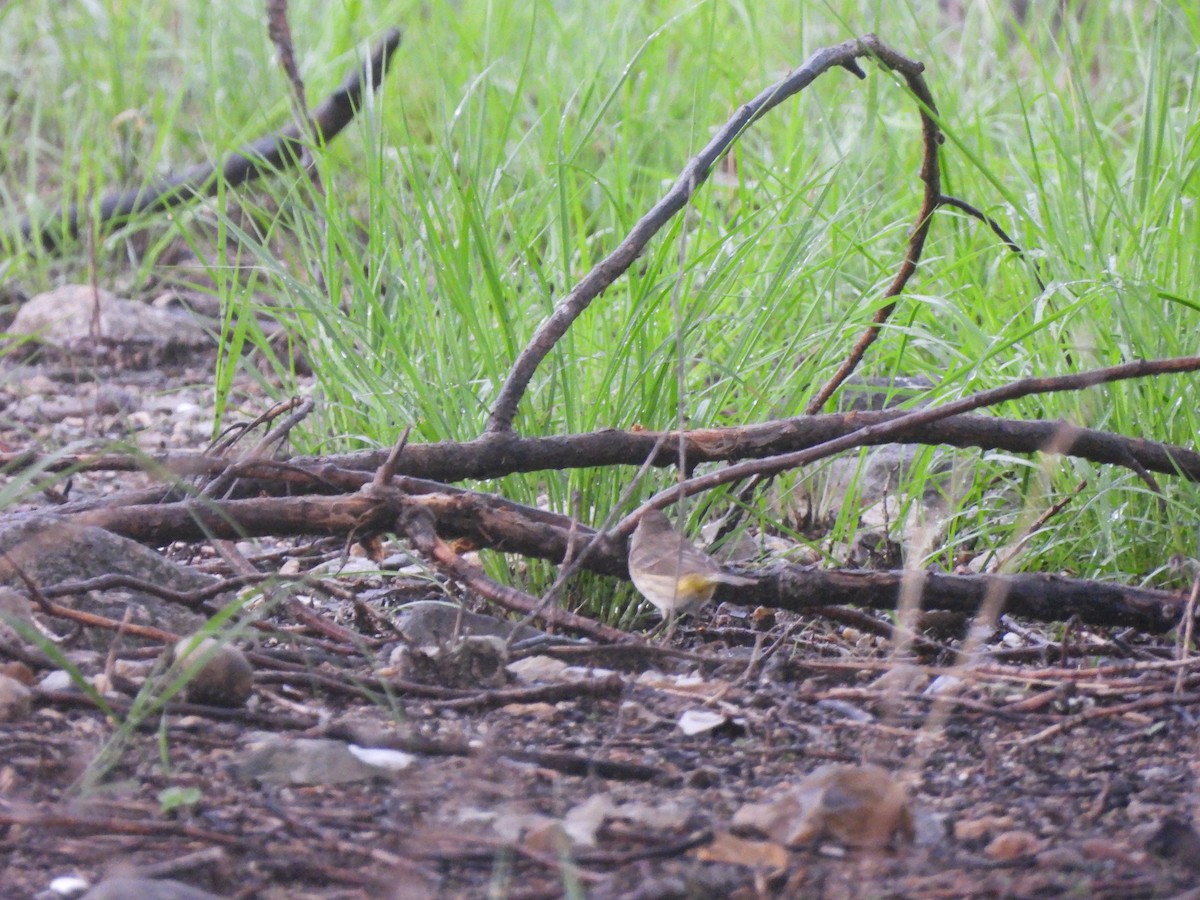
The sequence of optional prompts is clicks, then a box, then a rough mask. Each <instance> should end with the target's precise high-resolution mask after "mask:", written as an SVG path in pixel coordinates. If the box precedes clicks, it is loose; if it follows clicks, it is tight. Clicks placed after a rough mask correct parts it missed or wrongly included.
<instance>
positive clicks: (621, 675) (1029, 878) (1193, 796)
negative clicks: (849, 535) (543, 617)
mask: <svg viewBox="0 0 1200 900" xmlns="http://www.w3.org/2000/svg"><path fill="white" fill-rule="evenodd" d="M0 366H3V367H4V371H3V372H2V373H0V384H2V385H3V387H0V404H2V406H3V413H2V414H0V421H3V423H4V424H3V426H2V430H0V442H3V443H4V444H6V445H7V446H8V447H9V448H10V449H13V450H19V449H26V448H31V447H33V446H36V447H39V448H40V449H43V450H46V449H51V448H53V447H59V446H65V445H68V444H71V443H72V442H73V441H99V440H105V439H112V438H114V437H122V438H124V439H127V440H132V441H133V442H134V443H137V444H139V445H141V446H143V447H144V448H147V449H150V448H152V447H156V446H157V447H164V448H176V449H191V450H195V449H201V448H202V447H203V446H204V444H205V442H206V439H207V435H208V430H207V429H208V421H209V420H208V419H207V418H206V416H208V415H210V412H211V411H210V401H209V399H208V398H209V395H210V393H211V389H210V388H209V387H208V381H209V378H210V377H211V376H210V372H211V368H208V367H207V362H206V360H204V359H196V360H192V362H191V363H190V364H189V365H187V366H182V367H175V368H171V369H167V368H163V369H158V370H151V371H147V372H141V373H131V372H105V371H103V370H102V369H89V370H87V371H86V372H84V371H82V370H79V369H73V368H71V367H61V366H59V367H51V366H25V365H21V364H18V363H16V362H14V361H11V360H9V361H0ZM31 396H34V397H40V398H41V399H40V400H37V401H36V402H33V401H30V400H29V398H30V397H31ZM51 396H54V397H56V398H57V400H56V402H57V403H58V405H57V406H54V407H53V409H55V410H57V411H56V412H52V413H51V414H47V412H46V410H47V409H50V408H51V406H52V405H48V404H47V402H46V401H47V398H49V397H51ZM99 397H109V398H113V397H115V398H118V400H119V402H115V401H114V402H100V401H99V400H98V398H99ZM121 398H125V399H121ZM243 400H244V402H245V404H246V406H247V408H251V409H252V408H253V407H254V406H255V404H256V403H257V404H259V410H261V407H262V406H264V405H265V404H266V401H265V400H264V399H263V398H261V397H258V396H256V395H255V393H254V391H253V390H252V389H250V388H247V391H246V393H245V394H244V395H243ZM145 483H146V478H145V476H144V475H140V474H137V473H133V474H130V473H103V474H98V475H89V476H87V477H83V476H79V477H78V478H77V479H76V481H75V483H74V486H73V489H72V494H71V499H73V500H78V499H79V498H80V497H85V496H89V495H95V496H101V495H103V494H105V493H109V492H113V491H116V490H124V489H129V488H132V487H139V486H141V485H143V484H145ZM38 506H40V507H43V508H46V509H49V508H51V506H52V504H51V502H50V499H48V498H45V497H40V496H35V497H34V498H33V499H31V500H30V501H28V502H27V503H26V504H24V508H30V507H38ZM17 512H18V510H17V509H10V510H8V511H7V512H6V513H5V516H4V517H5V518H9V517H12V516H15V515H16V514H17ZM2 524H3V521H2V520H0V525H2ZM239 550H240V552H241V553H242V554H243V555H244V557H245V558H246V559H249V560H250V561H251V562H252V563H253V564H255V565H256V566H257V567H259V568H260V569H261V570H264V571H268V570H270V568H271V567H276V568H278V567H280V566H282V565H285V564H286V561H287V560H289V559H291V560H295V562H293V566H296V567H298V568H300V569H308V568H310V567H314V566H317V565H319V564H322V563H326V562H328V561H330V560H336V559H337V558H338V557H339V555H340V553H341V548H340V545H336V544H331V543H328V542H326V543H322V542H313V541H304V542H295V543H294V544H292V545H287V544H281V543H279V542H269V541H264V542H256V543H253V544H247V545H245V546H241V545H239ZM402 551H403V548H400V547H391V546H387V547H385V548H384V552H385V554H387V553H401V552H402ZM167 553H168V555H170V556H171V557H172V558H173V559H175V560H176V561H179V562H181V563H183V564H186V565H190V566H196V567H198V568H204V569H206V570H207V571H209V572H211V573H215V574H228V573H223V572H222V565H223V564H222V562H221V560H220V559H218V558H216V557H214V555H213V554H212V553H211V552H210V551H209V550H208V549H206V548H202V547H182V546H173V547H171V548H169V549H168V550H167ZM338 584H339V585H340V594H339V595H337V596H333V595H329V594H326V595H316V594H314V595H313V596H312V597H311V598H309V597H303V598H301V600H302V603H303V605H304V608H305V609H307V611H308V612H307V613H304V612H303V611H302V610H297V609H296V608H295V606H291V607H289V606H288V605H287V604H286V603H280V604H279V605H277V606H275V607H274V608H272V609H269V610H268V611H265V612H264V616H263V620H262V621H263V626H261V627H260V628H259V629H258V630H256V631H254V632H253V634H252V636H250V637H244V638H242V639H240V640H239V641H238V643H239V645H240V646H241V647H242V648H243V649H244V650H246V651H247V652H248V653H249V654H250V659H251V662H252V663H253V665H254V669H255V681H254V688H253V694H252V697H251V699H250V701H249V702H248V704H247V705H246V706H244V707H238V708H233V709H222V708H216V707H209V706H203V705H198V704H187V703H182V702H179V701H172V704H171V705H170V706H168V708H167V712H166V713H165V714H153V715H149V716H147V717H146V718H145V719H144V720H143V721H142V722H141V724H140V726H139V728H138V729H137V730H136V731H135V732H133V733H132V734H131V735H130V736H129V738H128V740H127V741H125V742H124V743H123V744H121V745H120V746H119V747H118V748H116V752H115V754H114V755H113V756H112V757H111V759H113V760H115V761H114V762H113V763H112V765H111V768H108V769H107V770H102V769H100V768H99V766H98V759H97V756H98V754H99V753H100V751H101V749H102V748H104V747H105V746H106V742H107V741H108V740H109V739H110V738H111V736H112V735H113V733H114V724H113V722H111V721H110V720H108V719H106V717H105V715H104V714H103V713H102V712H100V711H99V710H98V709H97V708H96V707H95V705H94V704H93V703H92V702H91V701H89V700H88V699H87V698H86V697H85V696H84V695H83V694H81V693H79V692H78V691H76V690H74V689H73V688H71V687H69V686H68V687H66V688H62V687H48V686H46V683H44V682H41V679H42V678H43V677H44V676H45V675H46V674H47V673H46V672H42V671H36V672H34V673H33V675H34V678H35V681H37V682H38V683H40V686H39V687H35V689H34V696H33V702H32V709H31V711H30V712H29V714H28V715H26V716H24V717H18V718H16V719H15V720H13V721H10V722H7V723H4V724H0V880H2V882H3V891H2V892H0V893H2V894H3V896H4V897H12V898H22V897H35V896H57V895H48V894H43V893H42V892H45V891H47V889H48V888H49V886H50V884H51V882H52V881H53V880H54V879H56V878H62V877H66V876H80V877H82V878H84V879H86V880H88V881H89V882H93V883H94V882H96V881H99V880H100V879H102V878H104V877H105V876H110V875H113V874H122V873H123V874H126V875H135V876H141V877H150V878H159V879H162V878H171V879H175V880H177V881H180V882H184V883H187V884H190V885H193V886H195V887H197V888H202V889H204V890H207V891H209V892H212V893H213V894H216V895H217V896H222V897H263V898H284V897H287V898H309V897H311V898H359V897H397V898H408V897H414V898H418V897H485V896H488V897H513V898H531V897H560V896H577V897H578V896H588V897H595V898H630V897H639V898H652V897H653V898H659V897H662V898H666V897H681V898H682V897H742V898H750V897H829V898H839V897H846V898H851V897H855V898H857V897H911V898H936V897H947V898H949V897H1059V896H1062V897H1107V898H1133V897H1181V896H1194V897H1200V835H1198V834H1197V832H1196V830H1195V828H1194V823H1195V817H1196V814H1197V777H1198V776H1200V754H1198V753H1197V749H1198V748H1197V721H1196V716H1197V702H1198V701H1200V674H1198V672H1197V666H1196V665H1195V660H1190V661H1187V662H1185V663H1184V664H1182V665H1180V664H1177V663H1175V662H1173V661H1174V660H1175V659H1176V658H1177V649H1176V646H1175V642H1174V639H1173V637H1171V636H1149V635H1141V634H1137V633H1132V632H1129V631H1126V632H1122V633H1117V632H1115V631H1114V632H1103V631H1099V630H1091V629H1087V628H1082V627H1078V626H1070V627H1067V628H1063V627H1061V626H1046V625H1043V624H1040V623H1029V622H1025V623H1022V622H1012V621H1008V620H1003V619H1002V620H1001V624H1000V626H999V627H998V628H996V629H994V630H993V631H991V632H990V633H989V634H988V635H986V638H985V641H984V646H983V649H984V651H986V652H984V653H982V655H981V656H980V657H979V658H978V661H977V664H976V666H974V667H973V668H964V667H962V666H957V667H956V666H955V663H956V657H955V653H954V652H953V651H954V650H956V649H957V648H958V647H959V646H960V645H961V641H960V638H959V636H958V635H957V634H956V633H954V629H953V628H951V629H950V630H948V631H947V632H945V633H940V634H937V635H930V636H929V637H930V638H931V639H932V640H933V641H936V642H938V643H939V644H940V646H941V647H942V648H943V650H942V651H941V652H934V653H930V654H927V655H925V656H923V657H921V658H913V659H910V660H908V661H905V662H901V661H899V660H897V659H896V658H895V657H894V654H893V647H892V646H891V644H890V642H889V640H888V639H887V638H886V637H885V636H884V634H886V633H887V631H888V623H887V621H886V620H885V619H884V618H882V617H878V618H877V617H875V616H874V615H873V614H871V615H868V614H865V613H863V614H859V613H852V614H850V615H848V616H846V617H843V619H844V620H843V621H838V622H834V621H830V620H828V619H824V618H810V619H804V618H801V617H798V616H795V615H790V614H783V613H780V614H778V615H774V614H771V613H770V612H767V611H758V612H756V611H752V610H741V609H738V608H736V607H731V606H728V605H726V606H723V607H721V608H720V609H718V610H716V611H715V613H714V612H713V611H711V610H710V611H709V612H707V613H706V614H704V615H702V616H701V617H700V618H699V619H698V620H696V621H694V622H689V623H687V624H686V625H685V626H684V627H683V628H681V629H680V630H679V631H678V632H677V633H676V634H675V635H674V636H673V638H672V639H671V641H670V642H669V643H667V642H664V641H662V640H661V639H653V640H652V641H651V642H650V643H649V644H638V645H636V646H630V647H622V648H605V647H599V646H596V645H592V644H586V643H580V642H577V641H561V642H546V641H542V642H538V641H533V642H529V641H524V640H523V641H518V642H515V643H514V644H513V646H512V647H511V648H509V650H508V651H507V653H505V652H504V651H503V650H502V649H500V648H499V647H498V643H499V642H497V641H495V640H491V641H490V642H489V641H486V640H482V641H477V642H475V644H472V645H470V646H472V647H474V649H473V650H471V651H470V652H468V653H467V654H466V655H465V656H463V655H459V656H454V655H453V654H451V653H449V652H448V650H449V648H448V646H446V647H443V648H442V650H443V653H442V655H441V656H436V655H433V654H431V653H429V652H427V651H423V650H421V649H420V647H408V648H405V641H404V640H403V639H402V636H401V635H400V634H398V633H397V630H396V629H395V628H394V627H393V626H394V624H395V621H396V619H395V617H396V616H397V615H398V614H399V611H400V609H401V607H403V606H404V605H405V604H407V603H410V602H413V601H419V600H431V599H432V600H446V599H447V598H448V597H449V598H454V599H458V600H461V601H462V602H463V603H464V604H465V605H466V606H467V607H469V608H471V609H474V610H477V611H480V612H492V611H489V610H487V609H486V607H485V606H484V605H483V604H482V603H481V602H480V601H478V600H477V599H476V598H472V597H469V596H464V595H463V594H462V592H461V591H460V590H459V589H458V588H457V587H456V586H455V585H453V584H449V583H446V582H441V581H438V580H436V579H430V578H428V577H419V576H416V575H414V574H413V572H411V571H408V570H405V569H404V568H403V567H400V569H399V571H398V572H397V573H396V574H387V575H379V574H377V573H374V572H370V573H364V574H362V575H361V576H357V577H350V578H343V579H341V580H339V582H338ZM856 617H857V618H856ZM318 618H319V619H320V620H321V621H323V622H325V623H326V624H327V625H332V626H334V627H332V628H330V627H325V628H321V627H319V626H318V625H317V624H315V621H314V620H315V619H318ZM40 620H41V621H42V623H43V624H44V625H45V626H47V628H48V630H50V631H51V632H53V633H54V634H56V635H58V636H59V637H61V638H63V640H64V647H66V648H70V647H71V646H72V643H71V640H72V635H73V632H72V629H71V628H70V627H69V626H68V625H67V624H66V623H64V622H61V621H54V620H53V619H50V618H47V617H40ZM460 624H461V623H460ZM652 624H653V622H652V620H651V619H650V618H649V617H647V618H646V620H645V625H646V627H647V629H648V628H649V626H650V625H652ZM959 624H960V625H961V624H962V623H959ZM348 633H353V634H354V635H357V639H356V640H353V641H351V640H348V639H345V638H346V635H347V634H348ZM462 646H467V645H465V644H464V645H462ZM157 653H158V649H157V648H156V647H154V646H149V647H146V646H144V645H142V646H139V645H138V644H135V643H133V642H126V641H122V640H118V641H117V642H116V643H115V645H114V647H113V649H112V650H111V651H110V652H109V653H107V654H93V655H91V656H87V655H86V654H83V655H80V656H79V659H80V660H82V662H81V664H80V665H81V669H82V670H83V672H84V674H85V675H88V676H100V675H104V674H106V673H107V674H109V675H112V674H113V673H114V672H115V671H118V670H119V668H120V667H119V666H118V665H117V664H118V662H121V661H129V662H130V663H131V665H132V664H133V663H141V664H145V663H146V662H147V661H148V660H151V659H152V658H153V657H154V656H155V655H157ZM473 654H474V655H473ZM488 654H492V655H491V656H489V655H488ZM497 657H498V658H497ZM530 659H533V660H535V662H534V663H529V662H528V661H529V660H530ZM518 661H524V665H526V666H536V668H525V669H523V668H521V666H519V665H518V666H512V667H510V668H505V664H506V663H514V662H518ZM554 661H557V662H558V663H560V664H561V663H569V665H570V667H571V668H567V669H564V668H563V667H562V666H561V665H556V664H555V662H554ZM514 670H515V671H516V673H517V674H513V671H514ZM128 671H129V672H133V673H136V671H137V670H136V668H131V669H129V670H128ZM105 686H106V687H108V688H109V689H110V691H111V693H110V694H108V695H107V696H108V697H109V700H110V702H111V703H112V705H113V708H114V709H115V710H117V711H118V713H120V712H122V711H127V710H128V709H129V707H130V704H131V702H133V701H132V699H131V698H132V696H133V695H135V694H136V692H137V690H138V678H137V676H136V674H130V675H129V676H128V678H126V679H121V678H109V680H108V681H107V682H105ZM273 738H285V739H286V740H287V743H286V744H284V745H282V746H294V743H295V741H296V740H298V739H311V738H319V739H322V740H324V741H326V742H328V744H329V745H334V746H338V747H345V746H350V745H353V746H355V747H365V748H371V749H375V750H393V751H402V752H403V753H405V754H408V756H405V757H399V756H397V757H395V758H396V759H403V760H404V762H403V766H404V767H397V768H396V769H394V770H386V769H384V768H380V769H379V770H377V771H376V772H375V774H373V775H370V776H369V777H365V778H363V777H362V776H360V777H359V778H358V779H356V780H347V781H345V782H344V783H335V782H336V781H337V777H336V776H335V775H334V774H333V771H332V769H331V768H325V767H324V765H325V764H324V763H320V764H316V766H317V772H316V775H315V776H313V777H311V778H308V779H300V778H299V777H296V778H293V777H291V776H294V775H295V774H296V773H297V771H298V770H299V769H300V768H301V765H300V764H299V763H297V762H296V761H295V760H294V759H292V758H291V757H287V758H285V759H284V761H283V762H282V763H279V764H277V765H275V767H274V768H272V764H271V762H270V760H269V759H265V758H264V757H263V756H262V755H255V754H256V753H260V754H261V748H262V747H263V746H268V747H278V746H281V745H278V744H275V743H273V740H272V739H273ZM322 746H324V745H322ZM864 763H871V764H878V765H879V766H882V767H883V768H884V769H886V770H887V772H888V773H890V777H892V778H894V779H895V784H896V785H899V786H900V787H902V788H903V790H904V791H906V792H907V800H906V801H905V803H904V811H903V815H904V816H905V817H911V821H912V823H913V825H912V827H911V829H905V828H899V829H896V830H895V833H894V834H892V833H891V829H889V836H890V837H891V838H892V839H891V840H890V841H888V842H887V843H886V845H885V846H877V847H865V848H864V847H854V846H847V841H846V840H844V839H839V837H838V834H837V833H836V829H833V830H831V829H822V828H820V827H818V828H816V829H815V830H814V831H813V833H811V834H809V835H808V836H807V838H806V839H805V840H803V841H801V840H793V841H791V843H795V844H797V846H788V843H789V842H788V840H787V839H785V838H784V837H782V836H781V833H780V832H774V833H763V832H761V831H757V832H756V831H755V829H753V828H750V827H747V825H746V821H745V814H746V807H747V805H748V804H761V803H767V802H771V801H773V800H777V799H779V798H780V797H783V796H785V795H787V793H788V792H789V791H790V790H791V789H792V788H793V787H794V786H795V785H796V784H797V783H799V782H801V781H802V780H803V779H804V778H805V777H806V776H808V775H809V774H810V773H812V772H814V770H818V769H819V767H821V766H827V765H830V764H849V765H860V764H864ZM826 771H827V770H826ZM98 772H102V775H100V777H98V778H97V777H94V776H96V774H97V773H98ZM281 772H282V775H281V774H280V773H281ZM347 777H350V776H347ZM298 781H304V782H305V783H297V782H298ZM164 791H167V792H168V793H166V794H164V793H163V792H164ZM829 802H833V801H829ZM863 815H864V816H865V817H866V819H868V820H871V819H872V818H873V817H877V816H881V815H884V813H883V812H881V811H880V810H879V809H876V808H874V807H872V805H871V804H870V803H869V802H868V803H866V805H865V806H864V809H863ZM163 896H166V894H164V895H163ZM180 896H182V895H180Z"/></svg>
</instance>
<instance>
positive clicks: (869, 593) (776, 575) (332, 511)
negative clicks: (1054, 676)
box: [71, 479, 1186, 640]
mask: <svg viewBox="0 0 1200 900" xmlns="http://www.w3.org/2000/svg"><path fill="white" fill-rule="evenodd" d="M398 483H399V484H402V483H403V480H402V479H399V480H398ZM413 508H419V509H421V510H423V511H425V512H427V513H428V514H429V515H430V516H431V517H432V519H433V520H435V521H436V522H437V527H438V532H439V533H440V534H445V535H448V536H454V537H466V538H470V539H472V540H473V541H475V542H477V543H479V544H480V545H482V546H486V547H490V548H492V549H496V550H501V551H505V552H511V553H519V554H521V555H524V556H531V557H538V558H542V559H548V560H550V561H552V562H560V561H561V560H562V559H563V558H565V556H566V554H567V550H568V547H569V546H570V545H571V544H572V543H574V544H575V545H578V544H579V543H580V542H581V541H588V540H590V539H592V538H593V537H596V535H595V532H593V531H592V530H591V529H589V528H585V527H583V526H578V525H576V526H575V527H574V528H572V527H571V522H570V520H569V519H568V518H566V517H565V516H555V515H554V514H553V513H547V512H545V511H542V510H535V509H531V508H528V507H521V506H520V505H519V504H515V503H512V502H511V501H499V500H497V499H496V498H492V497H489V496H487V495H484V494H476V493H473V492H469V491H463V492H460V493H454V494H424V495H404V494H402V493H401V492H400V491H398V490H396V491H392V490H389V491H373V492H371V493H369V494H368V493H366V492H363V493H359V494H355V495H353V496H350V497H296V498H270V497H267V498H259V499H254V500H227V501H210V500H204V501H187V502H184V503H168V504H162V505H158V506H136V507H110V508H106V509H94V510H90V511H88V512H85V513H80V514H79V515H77V516H72V517H71V519H72V521H75V522H77V523H79V524H87V525H97V526H100V527H102V528H107V529H108V530H110V531H114V532H116V533H118V534H123V535H125V536H127V537H131V538H135V539H138V540H143V541H146V540H150V541H153V542H155V543H168V542H170V541H179V540H182V541H189V540H193V541H194V540H204V539H212V538H224V539H236V538H240V537H255V536H266V535H284V534H288V535H301V534H341V535H355V536H366V535H368V534H372V533H378V532H381V531H388V530H391V529H392V528H393V527H394V525H393V523H394V522H395V521H396V518H397V517H398V516H399V515H401V514H402V513H406V511H408V510H411V509H413ZM552 520H557V523H558V524H551V522H552ZM626 555H627V550H626V545H625V543H624V541H621V540H616V539H613V538H611V537H606V536H599V537H596V543H595V545H594V546H593V548H592V550H591V552H590V553H589V554H588V556H587V557H586V558H585V560H584V561H583V564H582V565H583V568H586V569H589V570H591V571H594V572H599V573H603V574H606V575H617V576H622V577H627V575H628V569H627V567H626ZM756 574H757V573H756ZM905 578H920V579H921V581H922V583H921V597H922V604H921V605H922V608H923V609H925V610H931V609H948V610H954V611H956V612H962V613H966V614H973V613H974V612H975V611H976V610H977V609H978V608H979V607H980V606H981V604H982V603H983V602H984V599H985V598H988V597H993V596H995V595H996V593H997V592H999V595H1000V596H1002V597H1003V598H1004V600H1005V603H1004V606H1003V611H1004V612H1006V613H1009V614H1013V615H1020V616H1027V617H1029V618H1034V619H1041V620H1044V621H1061V620H1064V619H1067V618H1070V617H1072V616H1078V617H1079V618H1080V619H1081V620H1082V621H1084V622H1087V623H1089V624H1093V625H1110V626H1132V627H1136V628H1138V629H1141V630H1143V631H1146V632H1151V633H1162V632H1164V631H1168V630H1170V629H1171V628H1173V627H1175V626H1176V625H1177V624H1178V623H1179V618H1180V615H1181V613H1182V610H1183V609H1184V605H1185V603H1186V598H1185V597H1184V595H1183V594H1181V593H1178V592H1173V591H1161V590H1150V589H1145V588H1130V587H1124V586H1121V585H1115V584H1105V583H1098V582H1092V581H1083V580H1079V579H1069V578H1061V577H1058V576H1053V575H1012V576H1001V575H973V576H966V575H939V574H935V573H924V572H915V573H914V572H874V571H870V572H858V571H822V570H815V569H814V570H808V569H802V568H799V567H795V566H789V565H774V566H771V567H769V569H768V570H767V571H766V572H764V573H762V577H761V579H760V580H759V582H758V583H757V584H756V585H753V586H751V587H744V588H738V589H736V590H728V589H726V590H725V592H724V593H719V594H718V599H726V600H734V601H736V602H738V603H755V604H761V605H765V606H775V607H778V608H781V609H789V610H795V611H800V610H812V609H817V608H820V607H827V606H832V605H854V606H867V607H871V608H875V609H894V608H895V606H896V601H897V598H898V596H899V591H900V586H901V583H902V582H903V580H904V579H905ZM505 605H508V606H509V608H517V607H519V606H520V604H519V603H513V604H511V605H510V604H508V603H506V604H505ZM544 618H545V619H546V620H547V621H549V622H551V623H553V624H556V625H559V626H561V627H564V628H569V629H571V630H588V629H587V628H586V627H585V628H583V629H580V628H579V625H580V623H579V622H578V621H576V620H577V618H578V617H574V616H572V615H570V614H569V613H565V612H563V611H561V610H556V609H554V608H551V609H550V610H547V611H546V614H545V616H544ZM614 631H615V630H614ZM618 633H619V632H618ZM595 636H597V637H602V638H604V639H609V640H611V639H613V635H610V634H607V633H606V634H603V635H600V634H596V635H595Z"/></svg>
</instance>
